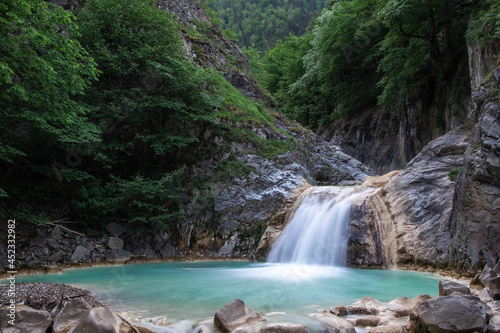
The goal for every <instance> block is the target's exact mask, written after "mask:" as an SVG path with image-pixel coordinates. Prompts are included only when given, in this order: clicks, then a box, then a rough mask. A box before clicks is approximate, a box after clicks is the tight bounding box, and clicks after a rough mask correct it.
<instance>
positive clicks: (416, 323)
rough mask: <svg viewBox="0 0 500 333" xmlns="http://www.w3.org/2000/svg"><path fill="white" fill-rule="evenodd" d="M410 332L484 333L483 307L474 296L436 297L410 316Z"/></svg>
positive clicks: (421, 305) (484, 313)
mask: <svg viewBox="0 0 500 333" xmlns="http://www.w3.org/2000/svg"><path fill="white" fill-rule="evenodd" d="M410 322H411V329H410V331H411V332H432V333H445V332H456V333H460V332H463V333H465V332H478V333H483V332H486V309H485V305H484V304H483V303H482V302H481V301H480V300H479V299H478V298H477V297H474V296H445V297H438V298H434V299H431V300H428V301H426V302H423V303H422V304H420V305H419V306H418V307H417V308H416V309H415V310H414V311H413V312H412V313H411V315H410Z"/></svg>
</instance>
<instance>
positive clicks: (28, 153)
mask: <svg viewBox="0 0 500 333" xmlns="http://www.w3.org/2000/svg"><path fill="white" fill-rule="evenodd" d="M77 34H78V27H77V25H76V23H75V17H74V16H73V15H72V14H71V13H69V12H67V11H65V10H64V9H63V8H61V7H60V6H57V5H53V4H50V3H47V2H45V1H42V0H5V1H2V2H1V3H0V96H1V98H0V113H1V119H2V121H1V122H0V186H1V187H2V189H0V196H3V197H8V198H6V199H4V200H3V201H2V203H1V204H0V212H1V213H2V214H9V215H10V216H17V217H18V218H19V219H21V218H22V217H25V218H34V217H33V211H34V206H35V205H36V204H38V203H42V202H44V200H45V199H47V198H48V197H49V196H50V195H47V193H46V192H45V191H40V193H38V194H39V195H40V200H33V199H35V198H37V196H36V195H35V194H33V185H32V184H33V182H34V181H35V180H36V181H38V182H39V183H44V182H45V181H49V184H53V181H54V179H55V177H54V173H53V171H52V167H51V165H50V164H51V162H52V161H53V158H54V156H55V155H57V154H58V153H61V152H63V151H62V148H64V147H67V146H68V145H72V144H81V143H90V142H96V141H98V140H99V133H100V130H99V128H98V127H97V126H95V125H93V124H91V123H90V122H88V121H87V120H86V118H85V113H86V111H87V109H86V108H85V107H83V106H82V105H81V104H79V103H78V96H79V95H80V94H82V93H83V92H84V90H85V88H87V87H88V86H89V85H90V83H91V81H93V80H95V78H96V74H97V70H96V64H95V62H94V61H93V59H92V58H91V57H90V56H89V54H88V53H87V51H86V50H85V49H84V48H83V47H82V46H81V45H80V43H79V42H78V41H76V40H75V39H74V38H72V36H75V35H77ZM47 191H48V192H50V185H49V186H47ZM35 201H36V203H35ZM14 212H15V213H14ZM35 219H36V218H35ZM42 220H43V219H42Z"/></svg>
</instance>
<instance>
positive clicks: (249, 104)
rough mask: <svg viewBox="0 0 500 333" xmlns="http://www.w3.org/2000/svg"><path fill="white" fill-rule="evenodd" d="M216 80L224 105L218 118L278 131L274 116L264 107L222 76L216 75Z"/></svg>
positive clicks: (217, 90) (217, 89)
mask: <svg viewBox="0 0 500 333" xmlns="http://www.w3.org/2000/svg"><path fill="white" fill-rule="evenodd" d="M214 80H215V82H216V83H217V85H218V87H217V88H216V89H215V90H216V92H217V93H218V95H220V96H222V98H223V104H224V107H223V108H221V110H219V113H218V114H217V116H218V117H220V118H230V119H231V120H232V121H233V122H240V123H251V122H254V123H257V124H266V125H268V126H270V127H271V128H273V129H274V130H278V129H277V128H276V126H275V125H274V124H273V122H272V121H273V117H272V115H271V114H270V113H269V112H268V111H267V110H266V108H265V107H264V106H262V105H261V104H259V103H257V102H254V101H252V100H251V99H249V98H248V97H246V96H245V95H243V94H242V93H241V92H240V91H239V90H238V89H236V88H235V87H233V86H232V85H231V84H230V83H229V82H227V80H226V79H224V78H223V77H222V76H221V75H214Z"/></svg>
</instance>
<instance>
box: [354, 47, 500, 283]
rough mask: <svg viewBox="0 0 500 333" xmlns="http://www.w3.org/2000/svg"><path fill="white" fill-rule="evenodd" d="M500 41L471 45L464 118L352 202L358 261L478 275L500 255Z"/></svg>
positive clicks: (360, 263) (367, 263)
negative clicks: (369, 192) (373, 189)
mask: <svg viewBox="0 0 500 333" xmlns="http://www.w3.org/2000/svg"><path fill="white" fill-rule="evenodd" d="M498 50H499V43H498V41H496V42H492V43H490V44H488V45H484V46H481V47H478V48H477V49H475V50H474V49H471V50H470V73H471V77H472V79H471V90H472V103H471V107H470V109H469V112H468V117H467V122H466V125H464V126H462V127H460V128H459V129H457V130H454V131H450V132H448V133H446V134H445V135H443V136H441V137H439V138H437V139H435V140H433V141H431V142H430V143H429V144H427V145H426V146H425V147H424V148H423V150H422V151H421V152H420V153H419V154H418V155H417V156H416V157H415V158H414V159H413V160H412V161H411V162H410V163H408V165H407V166H406V167H405V168H404V170H403V171H402V172H400V173H399V174H398V175H396V176H394V177H393V178H392V179H391V180H390V181H389V182H388V183H387V184H386V185H385V186H383V187H382V188H381V189H379V190H378V191H377V192H376V193H374V194H373V195H370V196H368V197H366V198H364V199H363V200H361V201H360V202H358V203H356V204H355V205H353V209H352V211H351V215H352V222H351V226H350V228H351V236H350V238H349V250H348V262H349V263H350V265H353V266H365V267H391V266H396V265H407V264H410V265H431V266H438V267H442V268H450V269H456V270H458V271H460V272H465V273H468V274H471V275H473V274H475V273H476V272H477V270H478V269H480V268H482V267H483V266H484V265H485V264H488V265H490V266H492V265H494V264H495V263H496V262H498V260H499V259H500V225H499V223H498V222H499V221H500V216H499V207H500V201H499V200H500V199H499V198H500V186H499V185H500V181H499V180H500V178H499V177H500V103H499V96H498V91H499V90H498V88H499V86H500V75H499V73H500V71H499V69H498V67H497V66H498V60H497V59H498V58H497V55H498Z"/></svg>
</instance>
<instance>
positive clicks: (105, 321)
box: [68, 307, 122, 333]
mask: <svg viewBox="0 0 500 333" xmlns="http://www.w3.org/2000/svg"><path fill="white" fill-rule="evenodd" d="M121 326H122V321H121V319H120V318H119V317H118V316H117V315H116V314H115V313H114V312H113V311H111V310H108V309H106V308H103V307H98V308H93V309H91V310H89V311H87V312H86V313H84V314H83V315H82V317H81V318H80V320H79V321H78V322H77V323H76V324H75V326H73V328H72V329H71V330H70V331H69V332H68V333H90V332H95V333H97V332H99V333H119V332H120V328H121Z"/></svg>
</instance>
